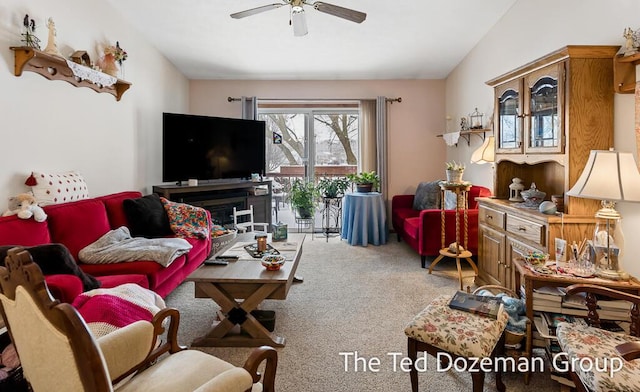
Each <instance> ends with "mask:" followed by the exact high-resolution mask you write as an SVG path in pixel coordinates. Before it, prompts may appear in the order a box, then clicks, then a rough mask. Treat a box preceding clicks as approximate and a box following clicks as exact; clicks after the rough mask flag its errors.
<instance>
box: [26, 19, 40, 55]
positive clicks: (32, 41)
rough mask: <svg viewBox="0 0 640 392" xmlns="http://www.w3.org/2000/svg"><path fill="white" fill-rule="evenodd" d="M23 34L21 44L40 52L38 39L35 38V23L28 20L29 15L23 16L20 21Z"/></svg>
mask: <svg viewBox="0 0 640 392" xmlns="http://www.w3.org/2000/svg"><path fill="white" fill-rule="evenodd" d="M22 25H23V26H24V33H22V37H23V39H22V42H24V44H25V46H28V47H30V48H34V49H38V50H40V38H38V37H36V35H35V34H36V21H35V20H33V19H29V15H25V16H24V20H23V21H22Z"/></svg>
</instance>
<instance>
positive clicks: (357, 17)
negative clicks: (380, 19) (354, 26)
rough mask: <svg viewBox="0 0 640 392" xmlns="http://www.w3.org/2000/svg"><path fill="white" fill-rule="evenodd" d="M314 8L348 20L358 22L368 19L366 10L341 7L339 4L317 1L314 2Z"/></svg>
mask: <svg viewBox="0 0 640 392" xmlns="http://www.w3.org/2000/svg"><path fill="white" fill-rule="evenodd" d="M313 8H315V9H316V10H318V11H320V12H324V13H326V14H329V15H333V16H337V17H339V18H343V19H346V20H350V21H352V22H356V23H362V22H364V20H365V19H367V14H365V13H364V12H360V11H356V10H352V9H349V8H344V7H340V6H337V5H333V4H329V3H324V2H321V1H316V2H315V3H313Z"/></svg>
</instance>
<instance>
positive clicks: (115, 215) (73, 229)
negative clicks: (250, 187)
mask: <svg viewBox="0 0 640 392" xmlns="http://www.w3.org/2000/svg"><path fill="white" fill-rule="evenodd" d="M141 196H142V194H141V193H140V192H120V193H115V194H111V195H106V196H100V197H96V198H92V199H85V200H80V201H76V202H71V203H63V204H55V205H50V206H46V207H44V210H45V212H46V213H47V215H48V217H47V220H46V221H44V222H41V223H38V222H36V221H34V220H33V219H19V218H18V217H17V216H15V215H14V216H8V217H0V245H21V246H34V245H42V244H48V243H60V244H63V245H65V246H66V247H67V248H68V249H69V251H70V252H71V255H72V256H73V258H74V259H75V260H78V252H79V251H80V250H81V249H82V248H84V247H85V246H87V245H89V244H91V243H93V242H95V241H96V240H97V239H99V238H100V237H101V236H102V235H104V234H105V233H107V232H108V231H109V230H111V229H116V228H118V227H120V226H128V223H127V218H126V215H125V212H124V209H123V206H122V202H123V201H124V200H125V199H136V198H139V197H141ZM186 240H187V241H189V243H190V244H191V245H192V246H193V248H192V249H191V250H190V251H189V253H187V254H185V255H182V256H180V257H179V258H177V259H175V260H174V261H173V262H172V263H171V264H170V265H169V266H168V267H166V268H165V267H163V266H161V265H160V264H158V263H157V262H155V261H148V260H140V261H133V262H123V263H115V264H84V263H81V262H78V265H79V267H80V268H81V269H82V270H83V271H84V272H86V273H88V274H90V275H93V276H95V277H96V278H97V279H98V280H99V281H100V282H101V283H102V287H115V286H117V285H119V284H122V283H138V284H140V285H141V286H143V287H146V288H149V289H151V290H153V291H155V292H156V293H158V294H159V295H160V296H162V297H166V296H167V295H168V294H169V293H170V292H171V291H172V290H173V289H175V288H176V287H177V286H178V285H179V284H180V283H182V281H183V280H184V279H185V278H186V277H187V275H189V274H190V273H191V272H192V271H194V270H195V269H196V268H198V266H200V264H202V262H203V261H204V260H205V259H206V258H207V256H208V255H209V252H210V251H211V241H210V240H209V239H196V238H187V239H186ZM47 284H48V285H49V289H50V290H51V291H52V293H53V294H54V296H56V298H58V299H60V300H63V301H65V302H71V301H72V300H73V298H75V297H76V296H77V295H78V294H80V292H82V284H81V283H80V280H79V278H77V277H76V276H74V275H64V276H60V275H51V276H47ZM78 290H79V291H78Z"/></svg>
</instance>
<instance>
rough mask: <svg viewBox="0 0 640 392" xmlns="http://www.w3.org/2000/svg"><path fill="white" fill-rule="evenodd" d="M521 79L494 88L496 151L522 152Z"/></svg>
mask: <svg viewBox="0 0 640 392" xmlns="http://www.w3.org/2000/svg"><path fill="white" fill-rule="evenodd" d="M521 87H522V81H521V79H518V80H513V81H511V82H507V83H505V84H503V85H501V86H498V87H497V88H496V113H495V115H494V117H495V118H497V121H496V123H495V128H496V152H498V153H521V152H522V115H521V113H522V107H521V105H522V104H521V102H522V98H521V95H520V94H521V93H520V92H521V90H522V88H521Z"/></svg>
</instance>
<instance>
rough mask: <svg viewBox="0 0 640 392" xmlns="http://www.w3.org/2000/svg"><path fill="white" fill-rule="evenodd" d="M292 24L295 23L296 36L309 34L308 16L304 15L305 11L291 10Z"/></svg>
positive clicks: (294, 32) (294, 31)
mask: <svg viewBox="0 0 640 392" xmlns="http://www.w3.org/2000/svg"><path fill="white" fill-rule="evenodd" d="M291 24H292V25H293V35H294V36H295V37H302V36H304V35H307V33H308V32H309V30H307V18H306V17H305V16H304V11H303V10H301V11H295V10H292V11H291Z"/></svg>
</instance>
